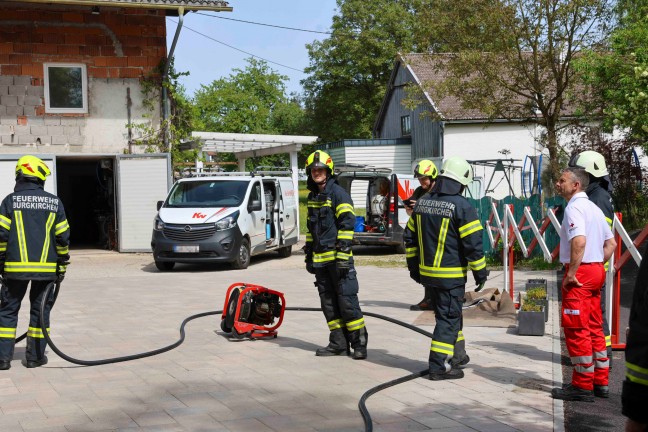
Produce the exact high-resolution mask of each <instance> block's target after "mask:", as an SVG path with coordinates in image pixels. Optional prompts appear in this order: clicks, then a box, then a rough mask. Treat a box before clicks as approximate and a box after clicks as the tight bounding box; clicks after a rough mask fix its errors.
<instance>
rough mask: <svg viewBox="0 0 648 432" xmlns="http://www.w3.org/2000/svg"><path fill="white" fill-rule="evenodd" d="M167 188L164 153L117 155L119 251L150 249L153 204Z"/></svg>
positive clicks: (168, 165) (168, 167)
mask: <svg viewBox="0 0 648 432" xmlns="http://www.w3.org/2000/svg"><path fill="white" fill-rule="evenodd" d="M170 188H171V159H170V157H169V155H168V154H146V155H118V156H117V208H118V218H119V223H118V225H119V226H118V229H119V252H150V251H151V233H152V231H153V219H154V218H155V215H156V214H157V207H156V204H157V202H158V201H161V200H163V199H165V198H166V195H167V192H168V191H169V189H170Z"/></svg>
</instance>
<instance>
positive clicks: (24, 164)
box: [16, 155, 51, 181]
mask: <svg viewBox="0 0 648 432" xmlns="http://www.w3.org/2000/svg"><path fill="white" fill-rule="evenodd" d="M50 174H51V172H50V169H49V168H48V167H47V165H45V162H43V161H42V160H40V159H39V158H37V157H36V156H32V155H25V156H23V157H21V158H20V159H18V163H16V176H18V175H24V176H28V177H36V178H37V179H39V180H42V181H45V178H47V176H48V175H50Z"/></svg>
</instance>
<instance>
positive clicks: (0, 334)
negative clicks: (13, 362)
mask: <svg viewBox="0 0 648 432" xmlns="http://www.w3.org/2000/svg"><path fill="white" fill-rule="evenodd" d="M0 338H6V339H16V328H15V327H0Z"/></svg>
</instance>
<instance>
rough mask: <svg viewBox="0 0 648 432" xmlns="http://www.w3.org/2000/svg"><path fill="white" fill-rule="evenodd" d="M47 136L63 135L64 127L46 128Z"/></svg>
mask: <svg viewBox="0 0 648 432" xmlns="http://www.w3.org/2000/svg"><path fill="white" fill-rule="evenodd" d="M47 134H48V135H65V126H47Z"/></svg>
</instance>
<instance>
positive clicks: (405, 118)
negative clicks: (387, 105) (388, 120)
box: [400, 114, 412, 136]
mask: <svg viewBox="0 0 648 432" xmlns="http://www.w3.org/2000/svg"><path fill="white" fill-rule="evenodd" d="M404 123H406V124H407V131H406V130H405V128H404ZM400 129H401V136H411V135H412V119H411V117H410V115H409V114H408V115H404V116H401V118H400Z"/></svg>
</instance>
